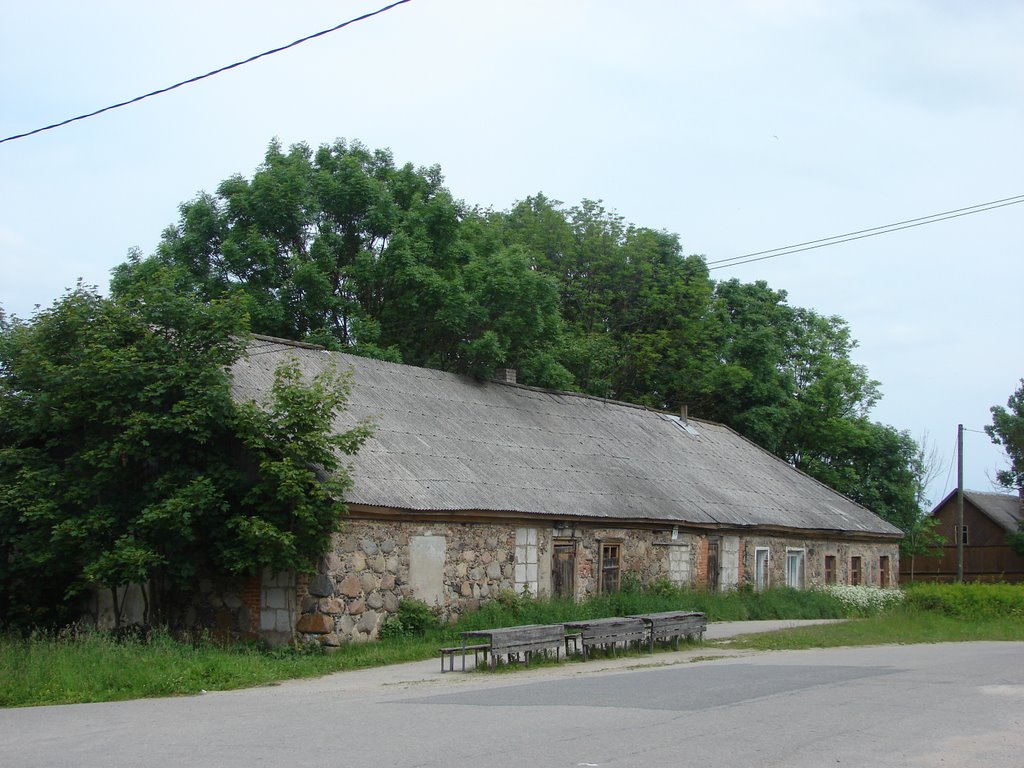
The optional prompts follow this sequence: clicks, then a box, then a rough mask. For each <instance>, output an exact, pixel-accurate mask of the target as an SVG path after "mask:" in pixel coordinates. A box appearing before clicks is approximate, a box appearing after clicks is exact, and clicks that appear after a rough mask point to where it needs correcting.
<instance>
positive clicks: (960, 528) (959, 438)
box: [956, 424, 964, 584]
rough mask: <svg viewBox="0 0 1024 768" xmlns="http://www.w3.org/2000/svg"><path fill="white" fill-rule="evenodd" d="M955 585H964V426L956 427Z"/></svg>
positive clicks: (958, 425)
mask: <svg viewBox="0 0 1024 768" xmlns="http://www.w3.org/2000/svg"><path fill="white" fill-rule="evenodd" d="M956 583H957V584H963V583H964V425H963V424H957V425H956Z"/></svg>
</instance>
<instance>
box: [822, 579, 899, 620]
mask: <svg viewBox="0 0 1024 768" xmlns="http://www.w3.org/2000/svg"><path fill="white" fill-rule="evenodd" d="M821 591H822V592H824V593H825V594H827V595H831V596H832V597H834V598H835V599H836V600H838V601H839V602H841V603H842V604H843V606H844V607H845V609H846V611H847V615H854V616H875V615H877V614H879V613H881V612H882V611H884V610H886V609H887V608H889V607H891V606H894V605H898V604H899V603H901V602H903V599H904V596H903V593H902V592H900V591H899V590H898V589H884V588H882V587H869V586H866V585H863V584H861V585H858V586H853V585H851V584H829V585H828V586H825V587H822V588H821Z"/></svg>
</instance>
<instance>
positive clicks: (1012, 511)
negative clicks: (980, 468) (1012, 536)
mask: <svg viewBox="0 0 1024 768" xmlns="http://www.w3.org/2000/svg"><path fill="white" fill-rule="evenodd" d="M954 493H955V491H954ZM964 497H965V498H968V499H970V500H971V503H973V504H974V506H976V507H977V508H978V509H980V510H981V511H982V512H984V513H985V514H986V515H988V516H989V517H990V518H991V519H992V521H993V522H995V523H998V524H999V525H1001V526H1002V527H1003V529H1004V530H1005V531H1007V532H1008V533H1016V532H1017V530H1018V525H1019V523H1020V519H1021V502H1020V497H1019V496H1017V495H1015V494H1013V495H1011V494H1008V493H985V492H983V491H964Z"/></svg>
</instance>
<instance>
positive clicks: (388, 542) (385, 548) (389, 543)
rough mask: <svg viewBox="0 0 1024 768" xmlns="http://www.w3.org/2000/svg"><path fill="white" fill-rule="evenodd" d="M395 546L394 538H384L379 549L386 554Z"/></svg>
mask: <svg viewBox="0 0 1024 768" xmlns="http://www.w3.org/2000/svg"><path fill="white" fill-rule="evenodd" d="M396 546H398V545H397V544H395V540H394V539H385V540H384V541H382V542H381V543H380V551H381V552H383V553H384V554H385V555H386V554H388V553H389V552H393V551H394V549H395V547H396Z"/></svg>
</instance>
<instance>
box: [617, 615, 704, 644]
mask: <svg viewBox="0 0 1024 768" xmlns="http://www.w3.org/2000/svg"><path fill="white" fill-rule="evenodd" d="M633 618H636V619H639V620H640V621H642V622H644V624H645V626H646V627H647V639H648V643H649V647H650V651H651V653H654V643H655V642H656V641H658V642H669V641H672V644H673V647H674V648H675V650H677V651H678V650H679V638H680V637H686V638H687V639H692V638H694V637H697V638H703V637H704V632H705V631H706V630H707V628H708V620H707V616H705V615H704V614H703V613H699V612H697V611H665V612H662V613H645V614H641V615H638V616H635V617H633Z"/></svg>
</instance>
